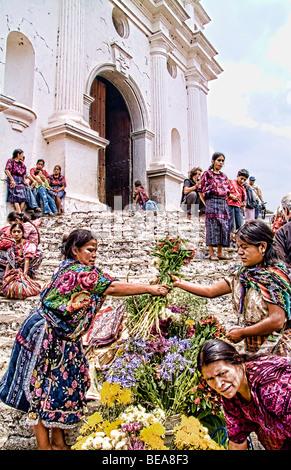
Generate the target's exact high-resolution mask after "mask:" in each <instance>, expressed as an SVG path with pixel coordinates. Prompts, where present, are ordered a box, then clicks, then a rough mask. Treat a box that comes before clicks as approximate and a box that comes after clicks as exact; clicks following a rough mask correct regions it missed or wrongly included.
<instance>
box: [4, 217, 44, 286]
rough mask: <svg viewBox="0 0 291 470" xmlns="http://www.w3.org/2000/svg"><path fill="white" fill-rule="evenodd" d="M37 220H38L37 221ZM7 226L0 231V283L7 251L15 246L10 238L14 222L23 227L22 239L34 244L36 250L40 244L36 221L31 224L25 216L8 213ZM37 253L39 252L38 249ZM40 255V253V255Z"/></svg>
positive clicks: (5, 263)
mask: <svg viewBox="0 0 291 470" xmlns="http://www.w3.org/2000/svg"><path fill="white" fill-rule="evenodd" d="M37 220H39V219H37ZM7 221H8V223H9V225H7V226H5V227H3V228H2V229H1V230H0V282H1V280H2V278H3V275H4V272H5V269H6V265H7V250H8V249H9V248H11V246H13V245H14V244H15V241H14V240H13V237H12V236H11V225H12V224H14V223H15V222H19V223H21V224H22V227H23V238H24V239H25V240H29V241H30V242H32V243H34V245H35V246H36V247H37V248H38V245H39V243H40V235H39V231H38V229H37V227H36V223H35V222H36V221H35V222H32V221H31V220H30V219H29V218H28V217H27V216H26V215H24V214H22V213H20V214H19V213H18V212H16V211H14V212H10V213H9V214H8V217H7ZM38 251H39V253H40V250H39V249H38ZM40 254H41V253H40Z"/></svg>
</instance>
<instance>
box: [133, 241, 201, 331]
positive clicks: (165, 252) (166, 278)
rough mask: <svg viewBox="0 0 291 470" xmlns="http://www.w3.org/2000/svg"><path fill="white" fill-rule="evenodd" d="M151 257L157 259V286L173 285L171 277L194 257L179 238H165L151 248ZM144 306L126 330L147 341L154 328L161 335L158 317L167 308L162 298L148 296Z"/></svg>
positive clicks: (187, 245)
mask: <svg viewBox="0 0 291 470" xmlns="http://www.w3.org/2000/svg"><path fill="white" fill-rule="evenodd" d="M152 256H155V257H157V258H158V262H157V263H156V264H157V267H158V270H159V276H158V280H157V283H158V284H167V285H168V286H172V285H173V281H172V277H171V274H172V275H178V274H179V273H180V269H181V267H182V266H183V265H184V264H186V263H189V262H190V261H191V259H193V258H194V256H195V249H194V247H193V246H192V245H191V244H189V243H188V240H182V239H180V237H176V238H173V237H169V236H167V237H165V238H164V239H162V240H161V241H160V242H159V243H158V244H156V245H155V246H154V247H153V248H152ZM147 300H148V301H147V303H146V305H145V306H144V307H143V308H142V309H141V310H140V311H138V312H137V315H135V316H134V318H132V319H131V321H130V323H129V325H128V328H129V330H130V335H131V336H135V337H139V338H142V339H147V338H148V337H149V336H150V333H151V331H152V329H153V328H154V329H155V331H156V332H157V333H158V334H161V329H160V321H159V320H160V315H161V312H162V311H163V310H164V309H165V307H166V306H167V303H168V300H167V298H166V297H162V296H154V297H152V296H148V299H147Z"/></svg>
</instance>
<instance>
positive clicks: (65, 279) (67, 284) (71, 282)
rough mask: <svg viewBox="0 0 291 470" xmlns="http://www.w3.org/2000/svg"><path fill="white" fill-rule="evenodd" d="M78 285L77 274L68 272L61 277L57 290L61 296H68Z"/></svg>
mask: <svg viewBox="0 0 291 470" xmlns="http://www.w3.org/2000/svg"><path fill="white" fill-rule="evenodd" d="M76 284H77V273H75V272H74V271H68V272H66V273H65V274H63V275H62V276H61V277H60V279H59V282H58V284H57V286H56V288H57V289H58V290H59V292H60V294H67V293H68V292H70V291H71V290H73V289H74V287H75V286H76Z"/></svg>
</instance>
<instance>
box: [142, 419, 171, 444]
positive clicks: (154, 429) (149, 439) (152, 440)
mask: <svg viewBox="0 0 291 470" xmlns="http://www.w3.org/2000/svg"><path fill="white" fill-rule="evenodd" d="M165 431H166V430H165V428H164V426H163V425H162V424H161V423H154V424H151V425H150V426H148V427H147V428H143V429H142V430H141V432H140V435H139V437H140V439H141V441H143V442H145V444H147V446H148V448H149V449H150V450H167V447H165V446H164V441H163V439H162V437H161V436H163V435H164V434H165Z"/></svg>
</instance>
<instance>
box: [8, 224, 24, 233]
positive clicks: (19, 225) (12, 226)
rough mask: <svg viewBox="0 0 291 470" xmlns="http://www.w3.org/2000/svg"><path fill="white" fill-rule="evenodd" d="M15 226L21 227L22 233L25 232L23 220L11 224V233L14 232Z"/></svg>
mask: <svg viewBox="0 0 291 470" xmlns="http://www.w3.org/2000/svg"><path fill="white" fill-rule="evenodd" d="M15 227H18V228H20V230H21V231H22V233H23V234H24V228H23V225H22V223H21V222H14V224H12V225H11V227H10V233H11V234H12V230H13V229H14V228H15Z"/></svg>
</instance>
